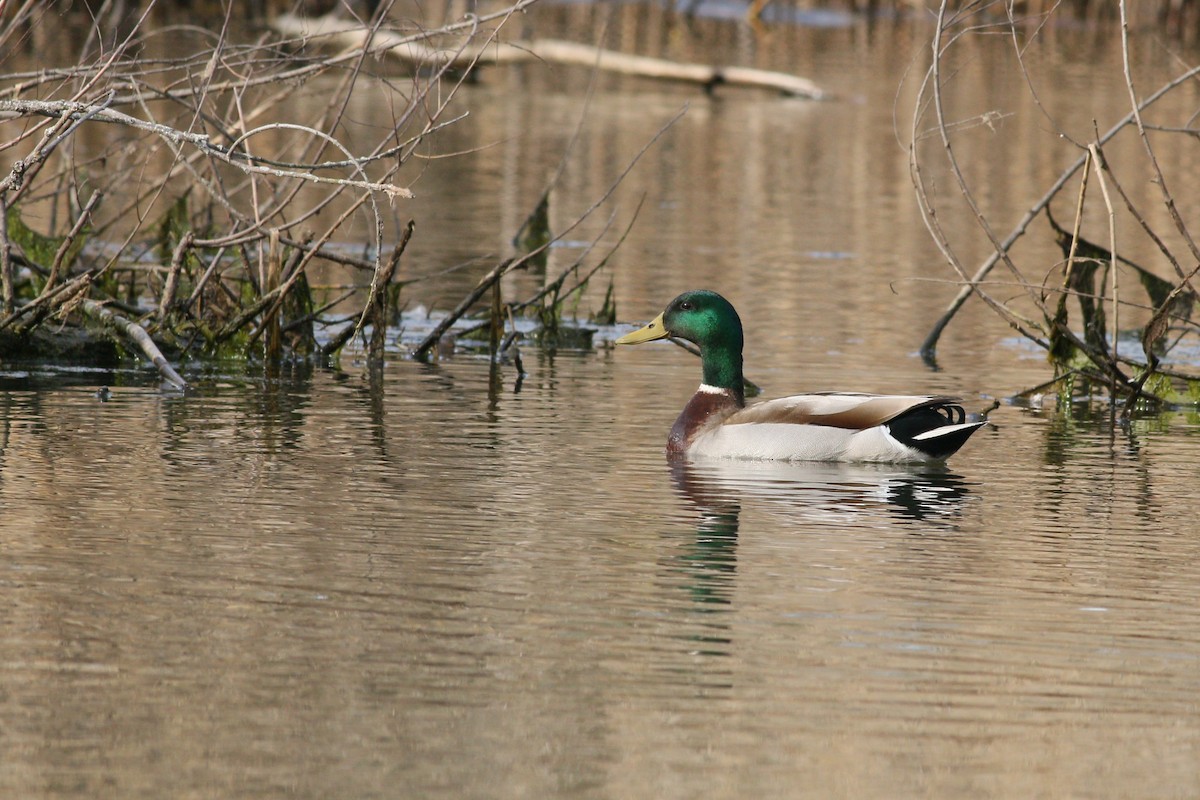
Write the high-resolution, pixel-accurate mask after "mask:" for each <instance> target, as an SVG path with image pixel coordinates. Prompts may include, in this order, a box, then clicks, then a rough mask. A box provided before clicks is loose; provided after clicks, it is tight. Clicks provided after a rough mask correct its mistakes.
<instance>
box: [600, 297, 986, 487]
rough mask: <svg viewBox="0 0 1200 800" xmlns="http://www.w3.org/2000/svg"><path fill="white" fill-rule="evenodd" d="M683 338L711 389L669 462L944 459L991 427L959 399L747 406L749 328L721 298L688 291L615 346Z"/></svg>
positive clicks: (805, 399) (681, 424) (674, 433)
mask: <svg viewBox="0 0 1200 800" xmlns="http://www.w3.org/2000/svg"><path fill="white" fill-rule="evenodd" d="M668 337H678V338H680V339H686V340H687V341H689V342H692V343H694V344H696V345H697V346H699V348H700V358H701V361H702V369H703V372H704V379H703V382H702V383H701V384H700V388H699V389H697V390H696V393H695V394H694V395H692V399H691V400H690V401H688V404H687V405H686V406H684V408H683V412H682V413H680V415H679V418H678V419H676V420H675V424H674V425H673V426H672V427H671V433H670V436H668V438H667V452H668V453H669V454H675V455H679V454H686V455H688V456H693V457H694V456H706V457H718V458H744V459H761V460H773V461H875V462H892V463H902V462H909V463H931V462H932V463H937V462H941V461H945V460H946V459H947V458H949V457H950V456H951V455H953V454H954V453H955V451H957V450H958V449H959V448H960V447H962V446H963V443H965V442H966V441H967V439H968V438H970V436H971V434H972V433H974V432H975V431H976V430H977V429H978V428H979V427H981V426H982V425H985V424H986V420H975V419H972V420H971V421H968V420H967V414H966V412H965V411H964V410H963V407H962V406H961V405H960V404H959V402H958V400H957V399H956V398H953V397H940V396H934V395H917V396H909V395H878V394H858V393H854V392H820V393H816V394H797V395H793V396H791V397H781V398H779V399H777V400H768V401H766V402H763V403H756V404H755V405H752V406H749V407H748V406H747V405H746V399H745V389H744V382H743V379H742V321H741V319H740V318H739V317H738V313H737V311H735V310H734V308H733V306H732V305H731V304H730V303H729V301H728V300H726V299H725V298H724V297H722V296H721V295H719V294H717V293H716V292H710V291H706V290H701V291H693V292H685V293H684V294H681V295H679V297H676V298H675V299H674V300H672V301H671V303H670V305H668V306H667V308H666V310H665V311H663V313H661V314H659V315H658V316H657V317H656V318H655V319H654V321H653V322H651V323H650V324H648V325H646V326H645V327H644V328H641V329H639V330H636V331H634V332H633V333H628V334H626V335H624V336H622V337H621V338H620V339H617V344H641V343H642V342H650V341H654V340H655V339H666V338H668Z"/></svg>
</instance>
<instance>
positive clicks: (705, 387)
mask: <svg viewBox="0 0 1200 800" xmlns="http://www.w3.org/2000/svg"><path fill="white" fill-rule="evenodd" d="M696 391H697V392H698V393H700V394H729V390H728V389H722V388H721V387H720V386H712V385H710V384H707V383H702V384H700V388H699V389H697V390H696Z"/></svg>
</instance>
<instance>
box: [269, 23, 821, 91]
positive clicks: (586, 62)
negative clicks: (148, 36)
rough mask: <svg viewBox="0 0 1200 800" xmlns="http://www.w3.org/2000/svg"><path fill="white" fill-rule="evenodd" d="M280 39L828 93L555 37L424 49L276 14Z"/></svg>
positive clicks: (413, 56) (453, 62)
mask: <svg viewBox="0 0 1200 800" xmlns="http://www.w3.org/2000/svg"><path fill="white" fill-rule="evenodd" d="M271 25H272V27H273V28H274V29H275V30H276V31H278V32H279V33H281V34H283V35H284V36H292V37H296V38H300V39H317V38H320V39H323V40H327V41H329V42H331V43H334V44H337V45H338V46H341V47H363V46H365V45H366V44H367V42H368V41H370V49H371V52H372V53H380V52H385V53H388V54H389V55H391V56H393V57H395V58H399V59H400V60H402V61H405V62H407V63H410V64H414V65H417V66H423V67H432V68H444V67H447V66H448V67H452V68H458V69H466V68H468V67H471V66H474V65H477V64H521V63H527V62H530V61H539V62H545V63H551V64H565V65H569V66H579V67H588V68H596V69H602V70H605V71H607V72H616V73H620V74H622V75H635V76H638V77H642V78H652V79H656V80H668V81H681V82H684V83H694V84H699V85H701V86H704V87H707V88H710V89H711V88H712V87H714V86H717V85H719V84H728V85H731V86H746V87H755V88H760V89H773V90H775V91H778V92H782V93H783V94H786V95H791V96H794V97H806V98H809V99H812V100H822V99H828V98H829V95H828V94H827V93H826V92H824V91H823V90H822V89H821V88H820V87H819V86H817V84H815V83H814V82H812V81H810V80H809V79H807V78H801V77H799V76H798V75H789V74H787V73H785V72H771V71H769V70H763V69H755V68H752V67H737V66H731V67H719V66H713V65H708V64H682V63H679V62H675V61H669V60H667V59H665V58H652V57H650V56H638V55H630V54H628V53H618V52H616V51H614V50H605V49H603V48H600V47H595V46H593V45H589V44H580V43H578V42H566V41H560V40H556V39H535V40H532V41H512V42H499V41H494V40H493V41H488V42H485V43H484V44H482V45H481V44H478V43H476V42H475V41H472V40H468V41H465V42H463V43H462V44H461V45H459V46H457V47H453V48H449V47H447V48H435V47H432V46H430V45H429V44H428V43H427V41H428V34H425V33H421V34H417V35H408V36H406V35H404V34H401V33H399V32H396V31H389V30H383V29H381V30H377V31H374V32H373V33H372V32H371V31H370V30H369V29H367V28H364V27H363V26H362V25H361V24H359V23H357V22H353V21H352V20H346V19H339V18H337V17H335V16H332V15H326V16H323V17H299V16H296V15H294V14H281V15H279V16H277V17H275V18H274V20H272V22H271Z"/></svg>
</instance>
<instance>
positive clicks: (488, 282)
mask: <svg viewBox="0 0 1200 800" xmlns="http://www.w3.org/2000/svg"><path fill="white" fill-rule="evenodd" d="M528 258H529V256H525V259H528ZM525 259H521V260H519V261H514V260H513V259H511V258H510V259H506V260H504V261H501V262H500V263H499V264H497V265H496V266H495V267H493V268H492V271H491V272H489V273H488V274H487V275H484V276H483V278H481V279H480V281H479V283H478V284H476V285H475V288H474V289H472V290H471V292H470V294H468V295H467V296H466V297H464V298H463V299H462V302H461V303H459V304H458V305H457V306H455V307H454V310H453V311H451V312H450V313H449V314H447V315H446V318H445V319H443V320H442V321H441V322H439V323H438V324H437V325H436V326H434V328H433V330H431V331H430V332H429V334H428V335H427V336H426V337H425V338H424V339H423V340H422V341H421V343H420V344H419V345H417V349H416V350H414V351H413V358H416V359H418V360H424V359H426V358H428V356H429V351H430V350H432V349H433V346H434V345H435V344H437V343H438V340H439V339H441V338H442V335H443V334H445V333H446V331H448V330H449V329H450V326H451V325H453V324H454V323H456V322H458V320H459V319H460V318H461V317H462V315H463V314H465V313H467V311H468V310H470V308H471V306H473V305H474V304H475V301H476V300H478V299H479V298H481V297H483V294H484V292H486V291H487V290H488V289H490V288H492V284H493V283H495V282H496V281H498V280H500V279H501V278H502V277H504V274H505V273H506V272H508V271H509V269H511V268H514V267H515V265H518V264H524V263H525Z"/></svg>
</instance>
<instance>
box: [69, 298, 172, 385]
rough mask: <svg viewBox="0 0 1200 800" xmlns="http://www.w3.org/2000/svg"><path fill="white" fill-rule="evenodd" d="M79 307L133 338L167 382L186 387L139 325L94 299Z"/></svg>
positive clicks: (84, 302)
mask: <svg viewBox="0 0 1200 800" xmlns="http://www.w3.org/2000/svg"><path fill="white" fill-rule="evenodd" d="M80 307H81V308H82V309H83V311H84V313H86V314H87V315H88V316H89V317H92V318H93V319H96V320H98V321H100V322H102V323H104V324H105V325H107V326H108V327H110V328H112V329H113V330H115V331H116V332H117V333H119V334H121V335H123V336H125V337H127V338H129V339H131V340H133V342H134V343H135V344H136V345H137V346H138V348H139V349H141V351H142V352H143V353H145V354H146V357H147V358H149V359H150V360H151V361H152V362H154V366H156V367H158V371H159V373H161V374H162V376H163V377H164V378H166V380H167V382H168V383H170V384H173V385H174V386H175V387H176V388H178V389H186V388H187V381H185V380H184V379H183V378H182V377H180V375H179V373H178V372H176V371H175V368H174V367H172V366H171V363H170V362H169V361H167V359H166V357H165V356H164V355H163V354H162V351H161V350H159V349H158V345H156V344H155V343H154V341H153V340H152V339H151V338H150V335H149V334H147V333H146V332H145V331H144V330H142V326H141V325H138V324H137V323H136V322H133V321H131V320H128V319H126V318H125V317H123V316H121V315H120V314H115V313H113V312H112V311H110V310H109V309H107V308H105V307H104V306H102V305H100V304H99V303H97V302H96V301H95V300H86V299H85V300H84V301H83V302H82V303H80Z"/></svg>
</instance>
